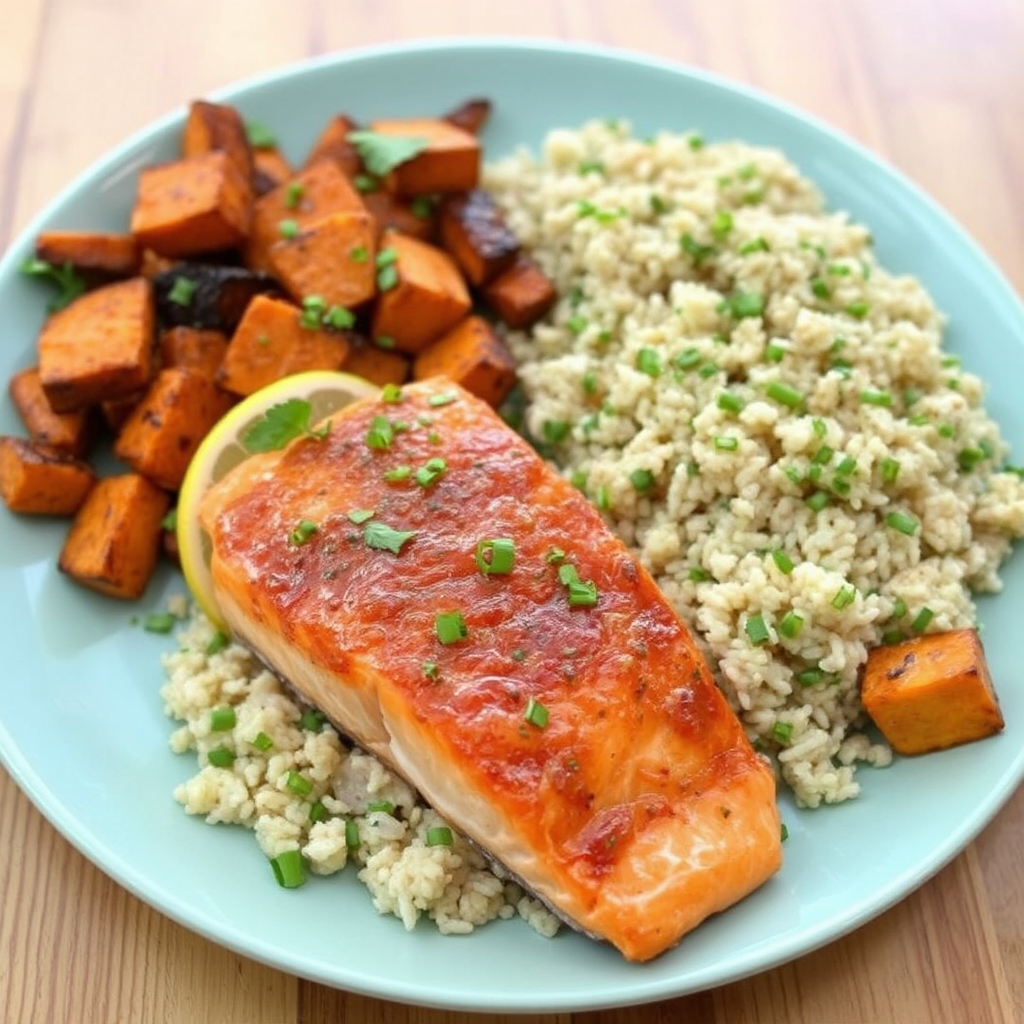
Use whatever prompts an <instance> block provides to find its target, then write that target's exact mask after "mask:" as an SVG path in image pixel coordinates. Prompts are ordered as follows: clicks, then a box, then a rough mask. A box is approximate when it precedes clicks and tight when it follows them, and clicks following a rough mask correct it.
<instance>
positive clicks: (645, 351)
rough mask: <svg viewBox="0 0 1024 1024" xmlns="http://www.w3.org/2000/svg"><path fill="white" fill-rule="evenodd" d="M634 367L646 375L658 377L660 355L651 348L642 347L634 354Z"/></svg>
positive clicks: (659, 373) (659, 372)
mask: <svg viewBox="0 0 1024 1024" xmlns="http://www.w3.org/2000/svg"><path fill="white" fill-rule="evenodd" d="M636 368H637V369H638V370H639V371H640V372H641V373H646V374H647V376H648V377H660V376H661V356H660V355H659V354H658V353H657V351H656V350H655V349H653V348H642V349H640V351H639V352H637V354H636Z"/></svg>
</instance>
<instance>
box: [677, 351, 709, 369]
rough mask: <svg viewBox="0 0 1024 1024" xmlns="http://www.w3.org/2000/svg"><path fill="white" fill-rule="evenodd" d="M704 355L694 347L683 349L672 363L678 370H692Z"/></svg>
mask: <svg viewBox="0 0 1024 1024" xmlns="http://www.w3.org/2000/svg"><path fill="white" fill-rule="evenodd" d="M703 359H704V357H703V356H702V355H701V354H700V352H698V351H697V349H695V348H687V349H683V351H682V352H680V353H679V355H677V356H676V357H675V358H674V359H673V360H672V365H673V366H674V367H676V368H677V369H679V370H692V369H693V368H694V367H695V366H697V365H699V364H700V363H701V362H702V360H703Z"/></svg>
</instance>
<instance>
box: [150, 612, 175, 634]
mask: <svg viewBox="0 0 1024 1024" xmlns="http://www.w3.org/2000/svg"><path fill="white" fill-rule="evenodd" d="M177 621H178V620H177V619H175V617H174V616H173V615H172V614H171V613H170V612H152V613H151V614H150V615H147V616H146V617H145V618H144V619H143V620H142V628H143V629H144V630H145V631H146V632H147V633H170V631H171V630H172V629H174V624H175V623H176V622H177Z"/></svg>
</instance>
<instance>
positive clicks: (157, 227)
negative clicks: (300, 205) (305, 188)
mask: <svg viewBox="0 0 1024 1024" xmlns="http://www.w3.org/2000/svg"><path fill="white" fill-rule="evenodd" d="M252 207H253V202H252V186H251V182H250V180H249V178H247V177H246V176H245V175H244V174H243V173H242V171H240V170H239V169H238V166H237V164H236V163H235V161H234V160H233V159H232V157H231V156H230V155H229V154H228V153H225V152H224V151H223V150H210V151H209V152H206V153H200V154H199V155H198V156H191V157H186V158H185V159H183V160H177V161H175V162H173V163H167V164H159V165H157V166H154V167H144V168H143V169H142V171H140V173H139V187H138V193H137V196H136V200H135V206H134V208H133V209H132V218H131V230H132V234H133V235H134V236H135V238H136V239H137V240H138V242H139V244H140V245H142V246H144V247H146V248H148V249H152V250H153V251H154V252H156V253H159V254H160V255H161V256H194V255H196V254H197V253H207V252H217V251H219V250H222V249H230V248H232V247H234V246H237V245H240V244H241V243H242V242H244V241H245V239H246V238H247V237H248V235H249V225H250V222H251V220H252Z"/></svg>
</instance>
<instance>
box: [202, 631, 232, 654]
mask: <svg viewBox="0 0 1024 1024" xmlns="http://www.w3.org/2000/svg"><path fill="white" fill-rule="evenodd" d="M230 643H231V637H229V636H228V635H227V633H225V632H224V630H222V629H218V630H217V632H216V633H214V634H213V636H212V637H210V642H209V643H208V644H207V645H206V656H207V657H208V658H209V657H210V656H211V655H214V654H216V653H217V652H218V651H223V650H224V648H225V647H227V646H228V644H230Z"/></svg>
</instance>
